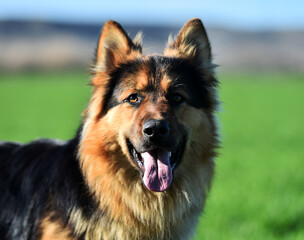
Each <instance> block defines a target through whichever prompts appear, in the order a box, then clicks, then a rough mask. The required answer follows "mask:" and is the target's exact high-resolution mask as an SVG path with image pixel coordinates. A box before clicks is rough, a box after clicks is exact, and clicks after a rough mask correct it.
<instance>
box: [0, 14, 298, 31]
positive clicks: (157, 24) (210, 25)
mask: <svg viewBox="0 0 304 240" xmlns="http://www.w3.org/2000/svg"><path fill="white" fill-rule="evenodd" d="M190 19H191V18H190ZM190 19H189V20H190ZM108 20H114V21H117V22H119V23H120V24H121V25H122V26H139V27H141V26H142V27H161V28H181V27H182V26H183V24H185V23H186V22H184V23H183V24H180V23H179V22H176V23H173V22H164V23H160V22H155V23H153V22H145V21H144V22H140V23H139V22H135V21H129V20H128V21H124V20H117V19H115V18H108V19H106V18H104V19H102V20H100V21H80V20H79V21H78V20H72V19H65V20H63V19H47V18H35V17H31V18H27V17H9V18H8V17H6V18H3V17H1V16H0V23H5V22H16V23H22V22H24V23H44V24H48V23H49V24H59V25H75V26H100V28H102V26H103V24H104V23H105V22H106V21H108ZM201 20H202V22H203V24H204V26H205V27H206V28H207V29H208V28H212V29H221V30H228V31H237V32H253V33H254V32H304V25H303V26H300V25H299V26H294V25H290V26H288V25H284V26H283V25H282V26H272V27H270V26H264V27H245V26H242V25H235V24H229V23H220V22H208V21H204V19H201ZM207 22H208V23H207Z"/></svg>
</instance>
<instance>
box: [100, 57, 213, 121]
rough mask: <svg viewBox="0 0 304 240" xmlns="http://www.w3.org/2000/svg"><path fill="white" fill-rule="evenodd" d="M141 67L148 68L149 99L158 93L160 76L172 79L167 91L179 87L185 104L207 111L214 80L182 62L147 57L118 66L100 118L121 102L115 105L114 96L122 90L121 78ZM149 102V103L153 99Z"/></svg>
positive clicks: (209, 105)
mask: <svg viewBox="0 0 304 240" xmlns="http://www.w3.org/2000/svg"><path fill="white" fill-rule="evenodd" d="M144 65H148V67H149V69H150V73H149V76H148V86H147V88H146V89H145V90H146V91H148V92H153V94H154V96H153V99H154V100H156V98H157V95H158V94H159V93H160V90H161V89H160V87H159V84H160V81H161V79H162V77H163V75H164V73H166V74H168V75H169V76H170V77H172V79H174V80H173V84H172V87H171V89H172V90H174V88H182V89H183V90H184V91H185V92H186V93H187V95H188V96H187V97H188V98H187V100H188V101H187V102H188V104H189V105H191V106H193V107H195V108H210V107H211V105H212V102H211V99H212V97H211V96H210V90H211V89H212V88H214V87H216V85H217V81H216V80H215V78H213V77H212V78H211V79H210V77H207V74H204V73H202V72H201V71H200V70H199V69H198V68H196V67H195V66H193V64H191V63H189V62H188V61H187V60H185V59H181V58H168V57H164V56H151V57H150V58H148V60H140V59H136V60H133V61H129V62H127V63H124V64H121V65H120V66H119V67H118V68H117V69H116V70H115V71H114V72H112V73H111V75H110V77H111V80H110V81H109V84H108V88H107V91H106V93H105V96H104V99H105V102H104V107H103V111H102V113H101V116H103V115H104V114H106V113H107V111H108V110H109V109H111V108H113V107H115V106H117V105H118V104H121V102H118V100H117V99H118V96H119V94H120V93H121V92H122V91H123V89H121V88H122V86H121V83H122V82H123V81H124V77H126V76H127V75H130V74H136V73H137V72H139V71H140V70H141V69H142V68H143V66H144ZM153 99H152V100H153Z"/></svg>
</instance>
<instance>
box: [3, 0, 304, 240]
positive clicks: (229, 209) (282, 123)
mask: <svg viewBox="0 0 304 240" xmlns="http://www.w3.org/2000/svg"><path fill="white" fill-rule="evenodd" d="M55 2H56V4H59V6H61V5H60V4H63V3H58V2H57V1H55ZM93 2H94V1H93ZM118 2H119V3H120V4H122V5H121V6H120V7H119V6H118V5H119V4H115V3H107V4H106V7H107V9H109V11H106V12H105V10H104V9H103V8H102V9H101V6H100V3H98V4H97V3H96V2H95V5H94V4H93V7H88V8H85V9H84V12H87V14H89V13H90V11H92V16H93V18H92V16H91V18H85V17H84V15H81V14H80V12H78V11H76V10H75V9H74V8H73V7H71V8H67V7H66V8H64V6H62V8H60V10H58V9H57V8H56V6H55V5H54V4H53V5H52V4H51V5H50V6H48V5H43V4H40V5H39V4H37V3H36V5H35V1H34V0H30V1H29V2H28V3H27V6H24V5H22V4H21V2H20V5H19V6H18V5H12V4H13V3H9V2H7V3H5V4H4V2H3V3H0V13H1V14H0V140H10V141H21V142H27V141H31V140H34V139H37V138H41V137H46V138H59V139H69V138H72V137H73V136H74V134H75V131H76V129H77V127H78V126H79V124H80V121H81V112H82V111H83V110H84V109H85V107H86V104H87V102H88V100H89V97H90V92H91V87H90V86H89V85H88V83H89V79H90V76H89V74H88V72H89V70H88V69H89V62H90V60H91V58H92V54H93V52H94V48H95V45H96V41H97V37H98V34H99V31H100V28H101V26H102V24H103V22H104V21H105V20H107V19H109V18H114V19H117V20H119V21H121V23H122V25H123V26H124V27H125V28H126V29H127V31H128V32H129V33H130V35H131V36H134V35H135V33H136V32H137V31H140V30H142V31H143V32H144V35H145V38H144V47H145V52H147V53H151V52H155V51H156V52H161V51H162V49H163V48H164V46H165V43H166V39H167V36H168V35H169V33H170V32H172V33H173V34H176V33H177V31H178V29H179V28H180V27H181V25H182V24H183V23H184V22H185V21H186V20H188V19H189V18H191V17H200V18H202V20H204V22H205V25H206V27H207V31H208V33H209V37H210V40H211V44H212V46H213V53H214V61H215V63H218V64H219V65H221V66H220V67H219V68H218V74H217V75H218V79H219V81H220V83H221V84H220V86H219V95H220V100H221V102H222V104H221V108H220V111H219V113H218V114H217V117H218V122H219V126H220V134H221V140H222V148H221V149H220V150H219V153H220V154H219V157H218V158H217V159H216V164H217V168H216V176H215V179H214V183H213V188H212V191H211V193H210V196H209V198H208V201H207V206H206V208H205V213H204V214H203V216H202V218H201V220H200V224H199V226H198V227H197V234H196V236H195V238H194V239H195V240H201V239H208V240H209V239H211V240H218V239H219V240H230V239H232V240H234V239H239V240H241V239H242V240H243V239H246V240H249V239H252V240H256V239H263V240H264V239H266V240H268V239H271V240H272V239H282V240H283V239H284V240H285V239H290V240H291V239H292V240H294V239H296V240H300V239H301V240H303V239H304V147H303V146H302V145H303V143H304V111H303V103H304V70H303V69H304V54H303V53H304V44H303V42H304V20H303V16H304V15H303V14H302V15H301V16H300V17H299V15H297V14H298V9H301V6H302V5H303V3H301V2H300V1H292V3H293V4H291V3H290V4H285V5H284V3H283V2H282V1H276V2H275V4H274V2H273V1H271V2H272V4H273V5H271V4H270V5H269V4H266V5H265V3H262V1H257V2H256V4H254V3H252V2H251V3H250V4H249V5H246V4H244V3H242V4H239V5H238V3H239V2H240V1H234V2H233V4H236V5H238V8H236V7H233V6H235V5H233V4H231V3H229V4H228V3H225V2H224V1H215V2H216V3H213V4H209V5H206V6H204V4H202V3H199V1H195V0H190V1H187V2H186V1H178V4H176V5H170V4H168V3H167V4H165V6H164V9H162V10H160V12H159V13H156V12H152V11H150V12H144V11H143V10H144V9H149V8H150V7H152V5H153V3H151V2H149V1H148V2H147V3H141V4H140V5H139V7H138V9H136V11H135V12H134V9H133V10H130V8H132V7H133V8H134V5H132V4H129V5H128V6H126V5H124V4H123V2H122V1H118ZM169 2H170V3H173V2H172V1H169ZM130 3H134V4H135V3H136V1H130ZM156 3H157V4H161V3H160V1H156ZM1 4H2V5H1ZM10 4H11V5H10ZM65 4H66V6H76V7H77V6H78V7H82V6H83V5H82V4H80V3H79V4H78V2H77V1H76V3H75V2H73V3H72V2H70V3H69V1H67V3H65ZM191 4H192V5H191ZM263 4H264V5H263ZM101 5H102V4H101ZM196 5H197V7H193V6H196ZM230 5H231V6H230ZM183 6H185V9H186V10H187V11H184V12H181V8H182V7H183ZM191 6H192V7H191ZM291 6H293V11H294V16H295V17H297V21H296V24H295V21H292V19H293V18H292V17H291V18H288V14H289V15H290V11H292V9H291V10H290V11H284V10H285V9H289V8H290V7H291ZM22 7H23V8H26V10H27V11H21V10H22ZM48 7H49V9H48ZM128 7H129V8H128ZM157 7H158V6H156V5H155V4H154V5H153V7H152V10H153V9H154V10H155V8H157ZM18 8H19V10H18ZM92 8H94V10H91V9H92ZM1 9H2V10H1ZM3 9H4V10H5V11H4V10H3ZM16 9H17V10H16ZM20 9H21V10H20ZM56 9H57V11H59V12H56ZM73 9H74V10H73ZM191 9H192V10H191ZM302 9H303V8H302ZM98 10H100V11H101V12H102V13H103V16H99V17H96V15H94V14H96V12H98ZM139 10H140V11H142V13H137V11H138V12H140V11H139ZM225 10H227V11H225ZM1 11H2V12H1ZM47 11H50V12H51V13H52V14H45V15H43V14H42V13H44V12H47ZM52 11H53V12H52ZM166 11H167V12H171V15H165V14H163V13H164V12H166ZM246 11H249V12H246ZM24 12H27V13H28V15H22V14H24ZM38 12H39V13H40V15H39V14H38ZM283 12H284V13H285V12H286V14H285V15H284V14H281V15H280V13H283ZM4 13H7V14H6V15H5V14H4ZM247 13H248V14H247ZM31 14H32V15H31ZM56 14H57V15H56ZM64 14H65V15H64ZM77 14H78V15H77ZM272 14H273V15H272ZM42 15H43V16H44V17H42ZM129 15H132V18H130V19H131V20H130V19H129V20H128V16H129ZM175 15H176V16H177V15H178V16H179V17H180V18H177V17H176V16H175ZM268 15H269V16H268ZM291 15H292V14H291ZM63 16H64V17H63ZM75 16H76V17H75ZM79 16H80V17H79ZM94 16H95V19H94ZM221 16H222V18H220V17H221ZM223 16H224V17H223ZM31 17H32V18H31ZM145 17H147V18H145ZM75 19H77V21H76V20H75ZM214 19H216V21H215V20H214ZM254 19H255V20H254ZM290 19H291V20H290ZM264 20H267V21H264ZM288 20H290V21H289V22H288Z"/></svg>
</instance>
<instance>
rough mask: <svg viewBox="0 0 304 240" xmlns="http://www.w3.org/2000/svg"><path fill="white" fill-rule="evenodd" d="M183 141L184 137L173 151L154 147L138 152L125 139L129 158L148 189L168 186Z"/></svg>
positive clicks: (176, 164)
mask: <svg viewBox="0 0 304 240" xmlns="http://www.w3.org/2000/svg"><path fill="white" fill-rule="evenodd" d="M185 142H186V141H185V138H184V139H183V141H182V142H181V143H180V144H179V145H178V146H177V148H176V149H175V150H173V151H168V150H164V149H161V148H154V149H152V150H148V151H146V152H138V151H137V150H136V149H135V147H134V146H133V144H132V143H131V141H130V140H129V139H127V146H128V149H129V154H130V156H131V159H132V161H133V162H135V163H136V164H137V166H138V167H139V169H140V172H141V175H142V180H143V183H144V184H145V186H146V187H147V188H148V189H149V190H151V191H155V192H163V191H165V190H167V189H168V188H169V187H170V185H171V183H172V179H173V175H172V172H173V170H174V169H175V168H176V167H177V166H178V164H179V163H180V161H181V159H182V156H183V153H184V149H185Z"/></svg>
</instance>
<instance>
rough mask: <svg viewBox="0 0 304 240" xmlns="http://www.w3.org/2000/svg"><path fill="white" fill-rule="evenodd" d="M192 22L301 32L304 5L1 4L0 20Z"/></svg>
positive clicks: (269, 0) (259, 0)
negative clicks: (195, 19)
mask: <svg viewBox="0 0 304 240" xmlns="http://www.w3.org/2000/svg"><path fill="white" fill-rule="evenodd" d="M193 17H199V18H201V19H202V20H203V22H204V23H205V24H206V25H207V24H208V25H212V26H214V25H217V26H224V27H231V28H240V29H252V30H256V29H282V28H283V29H304V1H303V0H288V1H287V0H285V1H282V0H255V1H252V0H248V1H246V0H229V1H227V0H226V1H225V0H218V1H217V0H209V1H199V0H175V1H173V0H138V1H135V0H129V1H123V0H116V1H115V0H107V1H103V0H83V1H76V0H74V1H72V0H67V1H64V0H52V1H43V0H15V1H9V0H1V1H0V20H3V19H39V20H52V21H64V22H77V23H97V24H98V23H102V22H104V21H105V20H108V19H114V20H117V21H119V22H121V23H122V24H129V23H131V24H132V23H133V24H134V23H136V24H163V25H176V26H180V25H181V24H183V23H184V22H186V21H187V20H189V19H190V18H193Z"/></svg>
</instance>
